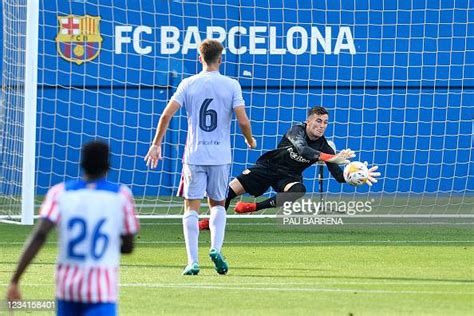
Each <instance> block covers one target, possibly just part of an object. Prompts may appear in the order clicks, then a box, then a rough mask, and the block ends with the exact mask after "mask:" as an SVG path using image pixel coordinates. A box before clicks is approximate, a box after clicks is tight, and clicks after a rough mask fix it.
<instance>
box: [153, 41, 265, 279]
mask: <svg viewBox="0 0 474 316" xmlns="http://www.w3.org/2000/svg"><path fill="white" fill-rule="evenodd" d="M222 50H223V47H222V44H221V43H220V42H218V41H216V40H209V39H207V40H205V41H203V42H202V43H201V44H200V46H199V52H200V56H199V61H200V62H201V63H202V66H203V70H202V71H201V72H200V73H199V74H197V75H194V76H192V77H190V78H186V79H184V80H183V81H182V82H181V83H180V84H179V86H178V88H177V90H176V93H175V94H174V95H173V97H172V98H171V101H170V102H169V103H168V105H167V106H166V108H165V109H164V111H163V114H162V115H161V117H160V121H159V122H158V128H157V131H156V135H155V138H154V139H153V143H152V145H151V146H150V149H149V151H148V153H147V155H146V157H145V161H146V163H147V166H150V167H151V168H155V167H156V166H157V163H158V160H159V159H161V144H162V140H163V137H164V135H165V132H166V130H167V128H168V125H169V122H170V120H171V118H172V117H173V115H174V114H175V113H176V111H177V110H178V109H179V108H180V107H181V106H182V107H184V108H185V109H186V112H187V117H188V135H187V140H186V147H185V151H184V158H183V170H182V178H181V184H180V189H179V192H178V194H179V195H181V196H183V197H184V199H185V200H184V208H185V211H184V216H183V231H184V239H185V242H186V251H187V256H188V265H187V266H186V267H185V269H184V271H183V275H196V274H198V273H199V264H198V237H199V226H198V211H199V206H200V203H201V199H202V198H203V197H204V195H205V194H206V193H207V196H208V203H209V208H210V212H211V218H210V222H209V223H210V230H211V250H210V252H209V256H210V257H211V260H212V261H213V262H214V265H215V268H216V271H217V272H218V273H219V274H226V273H227V270H228V266H227V263H226V262H225V260H224V258H223V257H222V255H221V248H222V244H223V242H224V233H225V225H226V210H225V208H224V205H225V200H226V194H227V186H228V177H229V168H230V163H231V148H230V123H231V120H232V113H233V112H235V114H236V117H237V121H238V122H239V125H240V129H241V130H242V133H243V135H244V136H245V141H246V142H247V144H248V145H249V147H251V148H255V147H256V142H255V139H254V138H253V137H252V130H251V127H250V122H249V120H248V118H247V114H246V113H245V107H244V105H245V103H244V99H243V97H242V90H241V87H240V84H239V83H238V82H237V81H236V80H234V79H231V78H229V77H226V76H223V75H221V74H220V73H219V67H220V65H221V63H222Z"/></svg>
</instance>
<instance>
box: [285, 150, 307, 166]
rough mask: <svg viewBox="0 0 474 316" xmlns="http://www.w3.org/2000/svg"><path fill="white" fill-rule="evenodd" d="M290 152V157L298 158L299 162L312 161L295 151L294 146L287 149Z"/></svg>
mask: <svg viewBox="0 0 474 316" xmlns="http://www.w3.org/2000/svg"><path fill="white" fill-rule="evenodd" d="M287 151H288V153H289V154H290V158H291V159H293V160H296V161H298V162H302V163H310V162H311V161H310V160H308V159H306V158H304V157H303V156H301V155H299V154H298V153H295V152H294V151H293V148H291V147H290V148H288V149H287Z"/></svg>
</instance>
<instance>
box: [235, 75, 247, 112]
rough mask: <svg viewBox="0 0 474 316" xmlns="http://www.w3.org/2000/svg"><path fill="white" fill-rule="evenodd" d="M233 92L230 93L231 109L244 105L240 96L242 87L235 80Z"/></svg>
mask: <svg viewBox="0 0 474 316" xmlns="http://www.w3.org/2000/svg"><path fill="white" fill-rule="evenodd" d="M233 82H234V85H233V92H232V108H236V107H238V106H243V105H245V100H244V97H243V96H242V87H241V86H240V83H239V82H238V81H237V80H233Z"/></svg>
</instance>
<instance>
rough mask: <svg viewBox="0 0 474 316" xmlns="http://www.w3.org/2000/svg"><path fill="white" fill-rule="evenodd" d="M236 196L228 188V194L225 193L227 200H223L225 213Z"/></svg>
mask: <svg viewBox="0 0 474 316" xmlns="http://www.w3.org/2000/svg"><path fill="white" fill-rule="evenodd" d="M236 196H237V194H236V193H235V192H234V190H232V188H231V187H229V192H227V198H226V200H225V209H226V211H227V210H228V209H229V205H230V202H231V201H232V200H233V199H234V198H235V197H236Z"/></svg>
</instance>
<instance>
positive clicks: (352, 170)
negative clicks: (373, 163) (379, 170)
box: [344, 161, 369, 186]
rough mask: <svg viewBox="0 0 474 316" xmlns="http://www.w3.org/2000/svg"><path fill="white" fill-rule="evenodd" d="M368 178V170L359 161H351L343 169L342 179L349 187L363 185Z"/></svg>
mask: <svg viewBox="0 0 474 316" xmlns="http://www.w3.org/2000/svg"><path fill="white" fill-rule="evenodd" d="M368 177H369V169H367V166H366V165H365V164H363V163H362V162H360V161H353V162H351V163H349V164H348V165H346V166H345V167H344V179H345V180H346V182H347V183H348V184H350V185H354V186H358V185H361V184H364V183H366V182H367V178H368Z"/></svg>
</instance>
